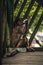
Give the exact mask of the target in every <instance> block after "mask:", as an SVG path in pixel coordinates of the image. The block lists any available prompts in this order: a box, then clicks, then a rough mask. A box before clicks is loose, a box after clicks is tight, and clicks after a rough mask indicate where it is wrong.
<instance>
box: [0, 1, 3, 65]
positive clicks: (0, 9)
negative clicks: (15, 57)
mask: <svg viewBox="0 0 43 65" xmlns="http://www.w3.org/2000/svg"><path fill="white" fill-rule="evenodd" d="M2 30H3V0H0V65H2V52H3V49H2V45H3V43H2Z"/></svg>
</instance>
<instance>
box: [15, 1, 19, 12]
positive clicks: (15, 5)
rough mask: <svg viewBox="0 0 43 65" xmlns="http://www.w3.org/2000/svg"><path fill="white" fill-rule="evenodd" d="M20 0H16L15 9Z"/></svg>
mask: <svg viewBox="0 0 43 65" xmlns="http://www.w3.org/2000/svg"><path fill="white" fill-rule="evenodd" d="M18 2H19V0H16V2H15V4H14V11H15V9H16V7H17V4H18Z"/></svg>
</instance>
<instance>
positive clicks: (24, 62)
mask: <svg viewBox="0 0 43 65" xmlns="http://www.w3.org/2000/svg"><path fill="white" fill-rule="evenodd" d="M2 65H43V52H26V53H18V54H16V55H15V56H13V57H9V58H3V59H2Z"/></svg>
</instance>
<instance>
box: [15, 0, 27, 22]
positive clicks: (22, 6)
mask: <svg viewBox="0 0 43 65" xmlns="http://www.w3.org/2000/svg"><path fill="white" fill-rule="evenodd" d="M26 2H27V0H24V1H23V3H22V5H21V8H20V10H19V12H18V15H17V17H16V18H15V23H16V22H17V20H18V18H19V16H20V14H21V12H22V11H23V8H24V6H25V4H26Z"/></svg>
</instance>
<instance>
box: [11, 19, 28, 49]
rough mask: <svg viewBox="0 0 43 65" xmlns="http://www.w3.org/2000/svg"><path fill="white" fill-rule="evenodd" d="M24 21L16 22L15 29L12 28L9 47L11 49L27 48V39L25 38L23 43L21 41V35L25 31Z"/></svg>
mask: <svg viewBox="0 0 43 65" xmlns="http://www.w3.org/2000/svg"><path fill="white" fill-rule="evenodd" d="M25 22H26V20H24V21H22V20H21V19H20V20H18V21H17V23H16V25H15V27H14V28H13V32H12V38H11V40H12V44H11V46H12V47H13V48H19V47H27V45H28V39H27V38H26V37H25V38H24V42H22V40H23V34H25V31H26V24H25Z"/></svg>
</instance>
